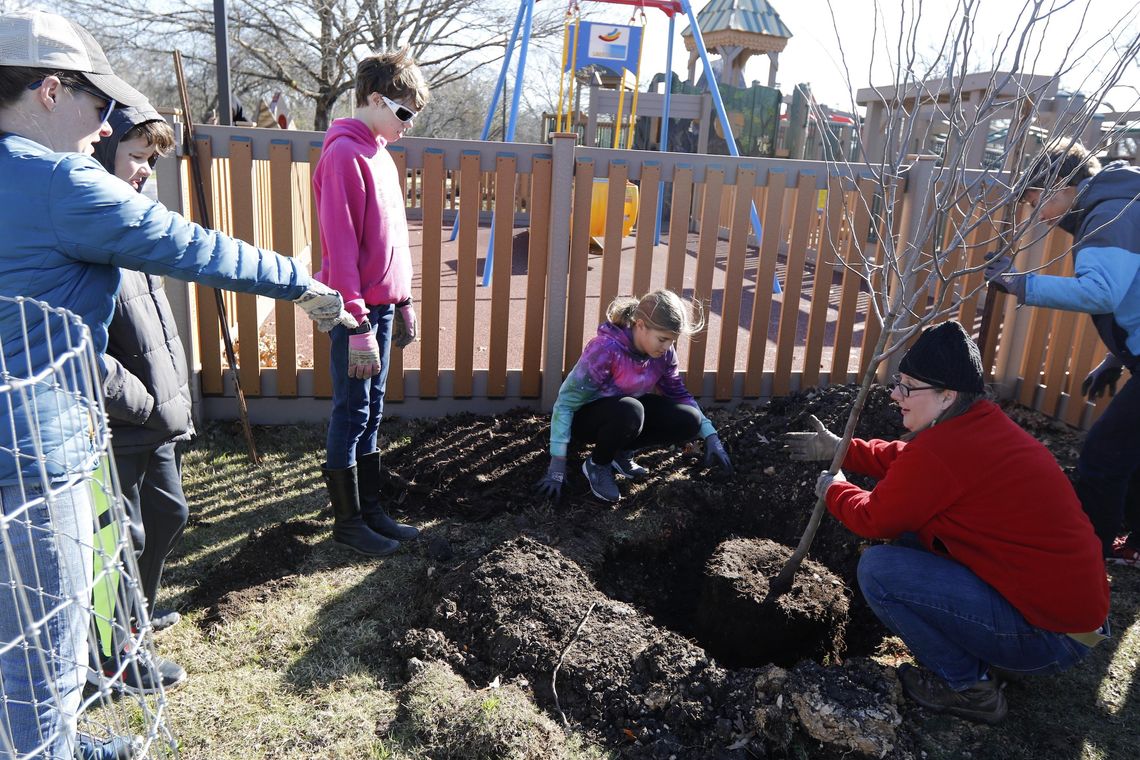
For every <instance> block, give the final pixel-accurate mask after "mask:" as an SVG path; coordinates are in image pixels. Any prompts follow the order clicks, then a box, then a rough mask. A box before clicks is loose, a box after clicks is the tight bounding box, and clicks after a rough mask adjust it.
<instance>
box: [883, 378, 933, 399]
mask: <svg viewBox="0 0 1140 760" xmlns="http://www.w3.org/2000/svg"><path fill="white" fill-rule="evenodd" d="M890 387H891V390H894V389H895V388H898V389H899V395H900V396H902V397H903V398H910V394H912V393H918V392H919V391H930V390H934V389H936V388H937V387H938V386H937V385H907V384H906V383H904V382H903V381H902V378H900V377H899V376H898V375H895V376H893V377H892V378H891V385H890Z"/></svg>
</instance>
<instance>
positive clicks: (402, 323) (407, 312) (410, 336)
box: [392, 303, 420, 348]
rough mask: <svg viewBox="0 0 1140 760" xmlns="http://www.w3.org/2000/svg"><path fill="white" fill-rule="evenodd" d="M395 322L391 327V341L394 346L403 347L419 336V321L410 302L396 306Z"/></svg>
mask: <svg viewBox="0 0 1140 760" xmlns="http://www.w3.org/2000/svg"><path fill="white" fill-rule="evenodd" d="M395 320H396V324H395V326H394V327H393V328H392V342H393V343H395V344H396V348H405V347H407V345H408V344H409V343H411V342H412V341H415V340H418V339H419V337H420V326H419V321H418V320H417V318H416V310H415V309H414V308H412V305H411V303H408V304H405V305H403V306H397V307H396V317H395Z"/></svg>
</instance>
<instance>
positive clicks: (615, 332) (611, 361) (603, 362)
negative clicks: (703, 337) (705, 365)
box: [550, 322, 716, 457]
mask: <svg viewBox="0 0 1140 760" xmlns="http://www.w3.org/2000/svg"><path fill="white" fill-rule="evenodd" d="M649 393H656V394H658V395H660V396H664V397H665V398H671V399H675V400H677V401H680V402H681V403H684V404H688V405H690V406H692V407H695V408H696V409H698V410H700V408H701V407H700V406H699V405H698V404H697V401H696V399H694V398H693V396H692V394H690V393H689V391H688V389H687V388H686V387H685V383H684V382H682V380H681V376H680V375H679V374H678V373H677V352H676V351H675V350H674V349H672V348H670V349H669V351H668V352H667V353H666V354H665V355H664V356H662V357H661V358H659V359H653V358H651V357H649V356H645V355H644V354H641V353H640V352H638V351H637V349H636V348H634V347H633V334H632V331H631V330H630V329H628V328H624V327H619V326H618V325H615V324H612V323H610V322H606V323H604V324H602V325H601V326H600V327H598V334H597V335H596V336H595V337H594V338H593V340H591V341H590V342H589V343H587V344H586V348H585V350H584V351H582V356H581V357H580V358H579V359H578V363H577V364H575V365H574V369H572V370H570V374H569V375H568V376H567V377H566V380H565V381H564V382H563V383H562V387H561V388H560V389H559V390H558V400H557V401H555V402H554V412H553V414H552V415H551V417H550V455H551V456H555V457H564V456H566V448H567V446H568V445H569V443H570V423H571V422H572V421H573V419H574V412H576V411H578V410H579V409H581V408H582V407H583V406H585V405H586V404H588V403H590V402H591V401H596V400H597V399H600V398H609V397H611V396H644V395H646V394H649ZM715 432H716V428H714V427H713V424H712V423H711V422H709V420H708V418H707V417H704V416H703V415H702V418H701V437H702V438H707V437H708V436H710V435H712V434H713V433H715Z"/></svg>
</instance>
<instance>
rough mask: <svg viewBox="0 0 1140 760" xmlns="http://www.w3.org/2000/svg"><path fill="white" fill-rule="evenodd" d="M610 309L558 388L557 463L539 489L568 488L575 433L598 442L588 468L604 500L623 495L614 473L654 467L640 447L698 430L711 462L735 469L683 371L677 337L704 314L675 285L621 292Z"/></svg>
mask: <svg viewBox="0 0 1140 760" xmlns="http://www.w3.org/2000/svg"><path fill="white" fill-rule="evenodd" d="M606 316H607V317H608V320H607V321H606V322H605V323H604V324H602V325H601V326H600V327H599V328H598V334H597V336H595V337H594V338H593V340H591V341H590V342H589V343H588V344H586V348H585V350H584V351H583V352H582V356H581V358H579V359H578V363H577V364H575V365H574V369H572V370H571V371H570V374H569V376H567V378H566V380H565V382H563V383H562V388H561V389H559V391H558V400H557V401H555V403H554V412H553V415H552V417H551V420H550V456H551V462H550V467H549V468H548V469H547V472H546V475H545V476H544V477H543V479H542V480H540V481H539V482H538V484H537V486H538V489H539V490H540V491H541V492H542V493H544V494H546V495H547V496H550V497H553V498H557V497H558V496H560V495H561V490H562V483H563V482H564V481H565V477H566V451H567V448H568V446H569V444H570V440H571V438H573V439H575V440H580V441H583V442H586V443H592V444H594V450H593V452H592V454H591V455H590V456H589V457H587V459H586V461H584V462H583V463H582V472H583V473H584V474H585V475H586V478H587V480H588V481H589V484H590V490H591V491H592V492H593V493H594V495H595V496H597V497H598V498H599V499H602V500H604V501H609V502H616V501H617V500H618V499H619V498H621V493H620V492H619V491H618V487H617V483H616V482H615V481H614V473H617V474H619V475H622V476H624V477H628V478H641V477H645V476H646V475H648V474H649V471H648V470H647V469H646V468H644V467H642V466H641V465H639V464H638V463H637V462H635V461H634V460H633V453H634V451H636V450H638V449H645V448H649V447H652V446H668V445H671V444H674V443H682V442H684V441H688V440H691V439H692V438H694V437H696V436H697V434H698V433H699V434H700V436H701V437H702V438H703V439H704V440H705V464H706V465H707V466H711V465H713V464H716V465H718V466H719V467H720V468H721V469H723V470H724V471H725V472H728V473H731V472H732V464H731V462H730V461H729V458H728V454H727V452H725V450H724V446H723V445H722V444H721V442H720V438H719V436H717V433H716V428H714V427H713V425H712V423H711V422H710V421H709V419H708V418H707V417H705V415H704V414H703V413H702V412H701V408H700V406H699V405H698V404H697V402H696V400H695V399H694V398H693V396H692V394H690V393H689V391H688V389H687V388H686V387H685V384H684V382H683V381H682V380H681V377H680V375H679V374H678V372H677V352H676V350H675V348H674V344H675V343H676V341H677V339H678V338H679V337H680V336H682V335H691V334H692V333H695V332H697V331H699V330H700V329H701V328H702V327H703V326H704V323H703V320H702V319H701V318H700V317H699V316H698V317H695V318H694V316H693V315H692V314H691V313H690V310H689V308H688V307H687V306H686V304H685V302H684V301H682V300H681V298H680V297H679V296H677V294H676V293H673V292H672V291H669V290H658V291H654V292H653V293H650V294H648V295H646V296H644V297H643V298H641V299H640V300H639V299H636V298H618V299H616V300H614V302H613V303H612V304H610V306H609V309H608V310H607V312H606Z"/></svg>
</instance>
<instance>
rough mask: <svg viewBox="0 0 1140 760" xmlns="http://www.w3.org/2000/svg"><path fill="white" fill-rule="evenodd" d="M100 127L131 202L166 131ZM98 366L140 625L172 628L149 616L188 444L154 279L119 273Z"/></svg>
mask: <svg viewBox="0 0 1140 760" xmlns="http://www.w3.org/2000/svg"><path fill="white" fill-rule="evenodd" d="M107 123H108V124H109V125H110V127H111V135H110V136H109V137H106V138H104V139H102V140H100V141H99V142H97V143H96V144H95V159H96V160H97V161H99V163H101V164H103V166H104V167H105V168H106V169H107V171H109V172H111V173H112V174H114V175H115V176H116V177H118V178H119V179H121V180H123V181H124V182H126V183H127V184H129V185H130V186H131V187H133V188H134V189H135V190H136V191H139V192H141V191H142V188H143V185H144V184H146V181H147V179H148V178H149V177H150V175H151V172H152V171H153V167H154V163H155V160H156V159H157V158H158V156H159V155H162V154H166V153H168V152H170V151H171V150H173V148H174V131H173V130H172V129H171V128H170V125H169V124H167V123H166V120H165V119H163V118H162V116H161V115H160V114H159V113H158V112H157V111H155V110H154V109H153V108H152V107H151V106H150V105H149V104H148V105H144V106H140V107H130V106H127V107H123V108H118V109H116V110H115V111H113V112H112V113H111V116H110V119H108V122H107ZM106 356H107V363H108V364H109V365H111V366H113V367H114V368H115V371H113V372H110V373H108V375H107V377H108V379H111V378H114V380H113V381H112V382H107V383H105V384H104V389H103V397H104V401H105V402H106V405H107V415H108V417H109V418H110V424H111V433H112V438H111V443H112V446H113V448H114V452H115V469H116V471H117V472H118V475H119V486H120V487H121V488H122V491H123V503H124V505H125V506H126V510H127V514H128V516H129V517H130V520H131V538H132V541H133V543H134V547H135V553H136V556H137V559H138V568H139V582H140V585H141V587H142V592H143V595H144V596H145V597H146V600H147V617H148V618H149V619H150V620H151V621H152V623H153V624H154V627H155V629H156V630H157V629H161V628H166V627H169V626H170V625H172V624H173V623H175V622H177V618H178V613H177V612H175V611H172V610H162V611H161V612H160V613H158V614H156V612H155V600H156V599H157V597H158V586H159V582H160V581H161V579H162V569H163V566H164V564H165V563H166V558H167V557H168V556H169V555H170V552H171V550H173V548H174V545H175V544H176V543H177V542H178V539H179V538H181V536H182V531H183V530H184V529H185V528H186V521H187V519H188V517H189V515H190V511H189V507H188V506H187V504H186V494H185V493H183V491H182V470H181V462H180V458H179V455H178V451H177V444H178V442H179V441H188V440H190V438H191V437H192V436H193V435H194V421H193V416H192V408H191V400H190V386H189V372H188V370H187V365H186V352H185V350H184V349H183V347H182V340H181V338H179V336H178V326H177V325H176V324H175V322H174V313H173V312H172V311H171V309H170V302H169V301H168V300H167V298H166V291H165V290H164V289H163V285H162V278H161V277H157V276H155V275H153V274H145V273H143V272H133V271H131V270H129V269H128V270H123V272H122V280H121V281H120V284H119V292H118V294H117V295H116V296H115V312H114V315H113V316H112V317H111V324H110V325H108V327H107V354H106ZM136 617H137V615H136ZM100 644H101V646H102V652H101V654H102V655H103V656H104V658H105V660H104V662H103V665H104V667H103V671H104V674H105V675H113V674H114V673H116V672H118V671H120V670H123V669H121V668H120V667H119V663H118V658H117V657H116V656H115V655H116V654H117V652H118V649H119V647H120V646H121V643H120V642H113V641H106V642H100ZM121 679H122V686H123V687H124V688H128V689H130V690H132V691H135V692H140V693H150V692H154V691H157V690H158V688H159V683H160V682H161V685H162V687H163V688H165V689H166V690H170V689H172V688H175V687H177V686H179V685H181V684H182V683H183V682H184V681H185V680H186V671H185V669H183V668H182V667H181V666H179V665H178V664H176V663H174V662H172V661H170V660H168V659H166V658H163V657H159V656H157V655H154V654H152V655H151V656H150V657H149V658H148V659H147V660H146V661H144V662H143V664H142V665H140V666H139V667H137V668H127V669H125V670H123V673H122V676H121Z"/></svg>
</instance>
